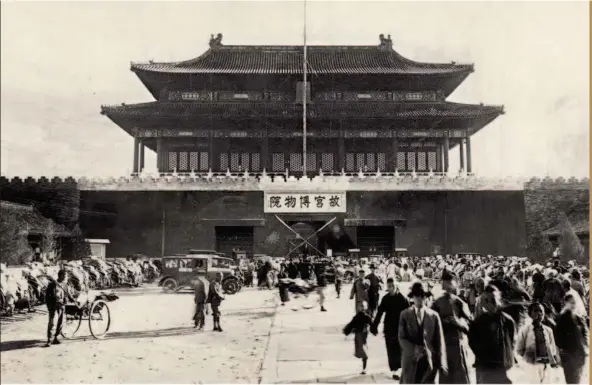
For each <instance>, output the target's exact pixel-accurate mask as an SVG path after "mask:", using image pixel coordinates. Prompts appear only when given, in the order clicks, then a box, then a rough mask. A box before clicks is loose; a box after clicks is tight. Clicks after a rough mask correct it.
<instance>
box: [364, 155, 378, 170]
mask: <svg viewBox="0 0 592 385" xmlns="http://www.w3.org/2000/svg"><path fill="white" fill-rule="evenodd" d="M366 167H367V168H368V171H376V154H374V153H368V154H366Z"/></svg>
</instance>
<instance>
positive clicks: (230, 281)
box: [158, 250, 241, 294]
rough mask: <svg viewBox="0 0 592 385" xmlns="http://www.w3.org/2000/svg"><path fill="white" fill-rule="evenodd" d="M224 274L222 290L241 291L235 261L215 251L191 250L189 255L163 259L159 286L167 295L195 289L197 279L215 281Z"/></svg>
mask: <svg viewBox="0 0 592 385" xmlns="http://www.w3.org/2000/svg"><path fill="white" fill-rule="evenodd" d="M220 273H222V290H224V292H225V293H226V294H235V293H236V292H238V291H239V290H240V289H241V282H240V280H239V279H238V277H237V276H236V273H235V271H234V261H233V260H232V259H231V258H226V257H222V256H220V255H218V254H217V253H216V252H215V251H209V250H204V251H202V250H190V253H189V254H182V255H173V256H167V257H164V258H162V278H161V279H160V282H159V283H158V286H162V288H163V290H164V292H165V293H175V292H178V291H179V290H182V289H193V287H194V284H195V280H196V278H197V277H200V276H201V277H206V278H207V279H208V280H214V279H215V278H216V277H217V276H218V275H219V274H220Z"/></svg>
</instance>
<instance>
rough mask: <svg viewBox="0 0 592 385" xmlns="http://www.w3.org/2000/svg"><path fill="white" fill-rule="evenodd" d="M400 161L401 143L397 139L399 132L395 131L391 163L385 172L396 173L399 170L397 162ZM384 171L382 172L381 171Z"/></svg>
mask: <svg viewBox="0 0 592 385" xmlns="http://www.w3.org/2000/svg"><path fill="white" fill-rule="evenodd" d="M398 159H399V141H398V139H397V132H396V131H393V140H392V142H391V162H390V164H389V165H387V169H386V170H385V171H393V172H394V171H395V170H396V169H397V162H398ZM380 171H382V170H380Z"/></svg>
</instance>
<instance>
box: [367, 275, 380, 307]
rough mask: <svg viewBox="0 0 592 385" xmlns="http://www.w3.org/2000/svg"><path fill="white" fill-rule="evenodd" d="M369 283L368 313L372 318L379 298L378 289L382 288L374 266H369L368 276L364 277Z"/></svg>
mask: <svg viewBox="0 0 592 385" xmlns="http://www.w3.org/2000/svg"><path fill="white" fill-rule="evenodd" d="M366 280H367V281H368V282H369V286H368V312H369V313H370V314H371V315H372V316H374V314H375V313H376V309H377V308H378V300H379V298H380V289H381V287H382V279H380V277H379V276H377V275H376V265H374V264H371V265H370V274H368V275H367V276H366Z"/></svg>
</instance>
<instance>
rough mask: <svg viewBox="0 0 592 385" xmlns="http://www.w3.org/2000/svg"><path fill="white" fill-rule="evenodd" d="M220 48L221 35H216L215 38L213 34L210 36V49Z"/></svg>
mask: <svg viewBox="0 0 592 385" xmlns="http://www.w3.org/2000/svg"><path fill="white" fill-rule="evenodd" d="M221 46H222V34H221V33H218V35H216V37H214V34H212V35H211V37H210V48H215V47H221Z"/></svg>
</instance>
